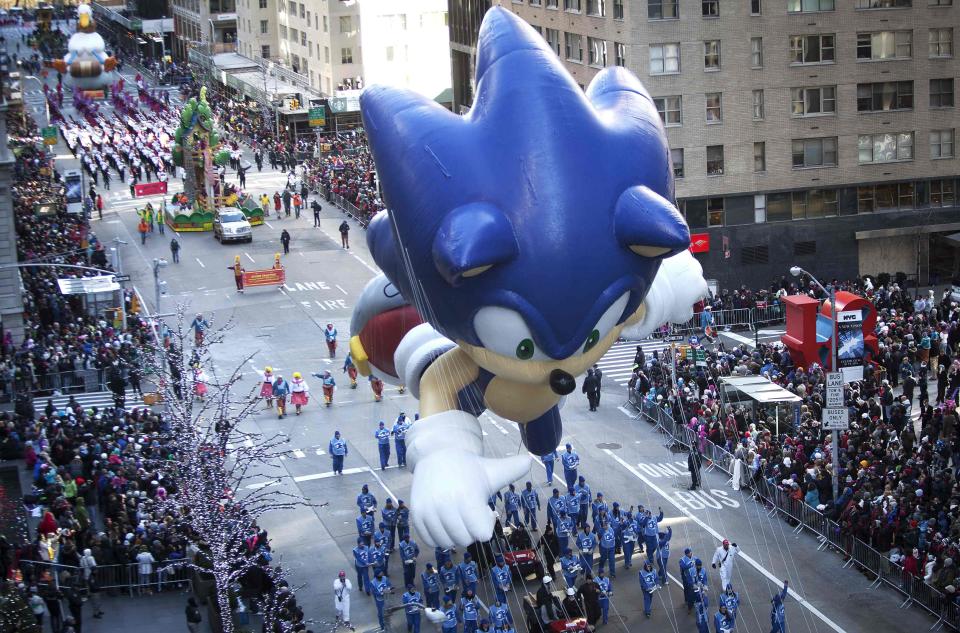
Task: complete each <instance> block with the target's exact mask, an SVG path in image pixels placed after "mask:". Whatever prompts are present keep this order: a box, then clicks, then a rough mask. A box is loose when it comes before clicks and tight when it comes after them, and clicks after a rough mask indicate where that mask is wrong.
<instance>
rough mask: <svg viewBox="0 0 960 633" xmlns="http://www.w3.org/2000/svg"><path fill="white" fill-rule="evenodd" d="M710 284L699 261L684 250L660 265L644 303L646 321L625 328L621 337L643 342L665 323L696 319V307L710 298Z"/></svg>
mask: <svg viewBox="0 0 960 633" xmlns="http://www.w3.org/2000/svg"><path fill="white" fill-rule="evenodd" d="M707 293H708V290H707V282H706V280H704V278H703V268H702V267H701V266H700V262H698V261H697V259H696V258H695V257H694V256H693V255H692V254H691V253H690V251H683V252H682V253H677V254H676V255H674V256H673V257H668V258H667V259H665V260H663V262H662V263H661V264H660V270H659V271H657V276H656V277H655V278H654V279H653V283H652V284H650V290H649V291H648V292H647V296H646V297H645V298H644V300H643V305H644V308H645V309H646V312H645V313H644V316H643V319H642V320H641V321H640V322H639V323H637V324H635V325H631V326H628V327H626V328H624V330H623V333H622V336H624V337H626V338H630V339H642V338H644V337H646V336H648V335H649V334H651V333H652V332H653V331H654V330H656V329H657V328H658V327H660V326H661V325H663V324H664V323H668V322H669V323H683V322H685V321H688V320H690V319H691V318H692V317H693V304H695V303H696V302H697V301H700V299H703V298H704V297H706V296H707Z"/></svg>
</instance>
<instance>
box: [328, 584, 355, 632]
mask: <svg viewBox="0 0 960 633" xmlns="http://www.w3.org/2000/svg"><path fill="white" fill-rule="evenodd" d="M351 591H353V583H351V582H350V579H349V578H347V572H345V571H341V572H340V573H339V574H338V575H337V579H336V580H334V581H333V608H334V609H336V611H337V626H340V624H343V625H344V626H347V627H349V628H350V630H351V631H353V630H354V628H353V625H352V624H350V592H351Z"/></svg>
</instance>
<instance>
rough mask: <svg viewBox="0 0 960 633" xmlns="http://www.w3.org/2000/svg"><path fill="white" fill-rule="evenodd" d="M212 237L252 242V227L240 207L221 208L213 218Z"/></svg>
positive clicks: (225, 240) (222, 239)
mask: <svg viewBox="0 0 960 633" xmlns="http://www.w3.org/2000/svg"><path fill="white" fill-rule="evenodd" d="M213 237H215V238H216V239H218V240H219V241H220V242H221V243H223V242H252V241H253V228H252V227H251V226H250V223H249V222H248V221H247V218H246V216H244V215H243V211H241V210H240V209H234V208H230V209H222V210H221V211H220V212H219V213H218V214H217V216H216V217H215V218H214V220H213Z"/></svg>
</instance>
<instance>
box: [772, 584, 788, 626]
mask: <svg viewBox="0 0 960 633" xmlns="http://www.w3.org/2000/svg"><path fill="white" fill-rule="evenodd" d="M786 597H787V587H786V586H784V587H783V591H781V592H780V593H778V594H776V595H774V596H773V600H772V601H771V602H773V606H772V607H771V609H770V625H771V628H770V633H787V611H786V609H784V607H783V601H784V600H785V599H786Z"/></svg>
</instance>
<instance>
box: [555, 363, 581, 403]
mask: <svg viewBox="0 0 960 633" xmlns="http://www.w3.org/2000/svg"><path fill="white" fill-rule="evenodd" d="M576 387H577V381H576V380H574V379H573V376H571V375H570V374H568V373H567V372H565V371H563V370H562V369H554V370H553V371H552V372H550V389H552V390H553V393H555V394H557V395H561V396H565V395H567V394H568V393H571V392H572V391H573V390H574V389H576Z"/></svg>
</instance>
